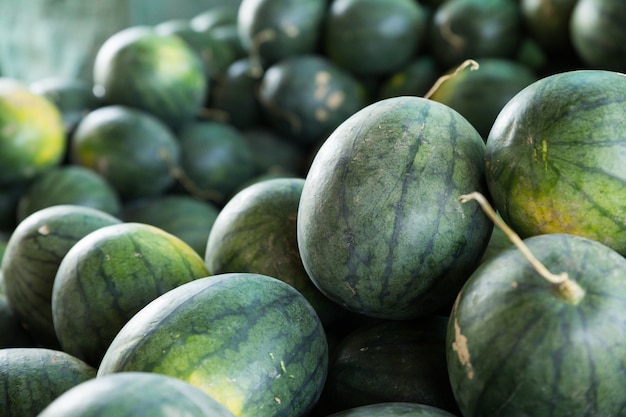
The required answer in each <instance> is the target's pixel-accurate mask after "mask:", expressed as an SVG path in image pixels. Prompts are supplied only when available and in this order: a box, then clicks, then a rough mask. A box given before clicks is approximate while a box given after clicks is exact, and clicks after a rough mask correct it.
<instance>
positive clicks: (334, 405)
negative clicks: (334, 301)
mask: <svg viewBox="0 0 626 417" xmlns="http://www.w3.org/2000/svg"><path fill="white" fill-rule="evenodd" d="M447 326H448V318H447V317H444V316H427V317H423V318H421V319H418V320H408V321H406V320H382V321H375V322H373V323H369V324H366V325H362V326H360V327H357V328H356V329H355V330H352V331H350V332H349V333H347V334H346V335H345V336H344V337H343V338H342V339H341V340H340V342H339V344H338V345H337V346H336V347H335V348H334V350H333V353H332V355H331V358H330V362H329V366H328V377H327V379H326V384H325V385H324V391H323V393H322V397H321V399H320V401H319V403H318V407H319V408H322V409H324V410H327V411H328V412H329V413H330V412H337V411H342V410H347V409H351V408H354V407H359V406H364V405H369V404H376V403H384V402H413V403H420V404H425V405H430V406H433V407H438V408H440V409H442V410H447V411H449V412H451V413H459V410H458V407H457V405H456V401H455V399H454V396H453V394H452V389H451V388H450V381H449V380H448V369H447V365H446V329H447Z"/></svg>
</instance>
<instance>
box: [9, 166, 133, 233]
mask: <svg viewBox="0 0 626 417" xmlns="http://www.w3.org/2000/svg"><path fill="white" fill-rule="evenodd" d="M57 205H77V206H85V207H92V208H94V209H97V210H100V211H104V212H105V213H109V214H111V215H113V216H118V215H119V214H120V211H121V206H122V202H121V198H120V196H119V194H118V192H117V190H115V188H113V186H112V185H111V184H110V183H109V182H108V181H107V180H106V179H105V178H104V177H103V176H102V175H100V174H98V173H97V172H95V171H93V170H91V169H89V168H86V167H83V166H80V165H73V164H64V165H61V166H58V167H54V168H52V169H50V170H49V171H48V172H46V173H45V174H41V175H38V176H37V177H35V178H34V179H33V180H32V181H31V182H30V183H29V184H28V186H27V188H26V189H25V190H24V192H23V193H22V194H21V196H20V198H19V201H18V203H17V220H18V222H20V221H22V220H24V219H25V218H26V217H28V216H30V215H31V214H33V213H34V212H36V211H39V210H41V209H44V208H46V207H50V206H57Z"/></svg>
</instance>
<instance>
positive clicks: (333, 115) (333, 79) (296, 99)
mask: <svg viewBox="0 0 626 417" xmlns="http://www.w3.org/2000/svg"><path fill="white" fill-rule="evenodd" d="M258 97H259V101H260V103H261V110H262V112H263V115H264V120H266V121H267V124H268V125H269V126H270V127H271V128H272V129H274V130H275V131H276V132H277V133H278V134H280V135H282V136H285V137H288V138H290V139H291V140H292V141H294V142H295V143H297V144H299V145H300V146H303V147H310V146H311V145H314V144H316V143H317V142H319V141H321V140H324V139H325V138H326V136H327V135H328V134H329V133H330V132H332V131H333V129H335V128H336V127H337V126H338V125H339V124H340V123H341V122H343V121H344V120H345V119H346V118H348V117H349V116H351V115H352V114H354V113H355V112H356V111H358V110H360V109H361V108H362V107H363V106H364V105H365V104H366V101H367V99H366V94H365V90H364V88H363V86H362V84H361V83H360V82H359V81H357V79H356V78H355V77H354V76H352V75H351V74H350V73H349V72H347V71H345V70H343V69H342V68H340V67H339V66H337V65H336V64H335V63H333V62H332V61H330V60H329V59H328V58H327V57H325V56H322V55H312V54H308V55H307V54H300V55H295V56H291V57H288V58H285V59H283V60H281V61H279V62H277V63H275V64H274V65H272V66H270V67H269V68H268V69H267V70H266V71H265V73H264V74H263V78H262V79H261V83H260V85H259V91H258Z"/></svg>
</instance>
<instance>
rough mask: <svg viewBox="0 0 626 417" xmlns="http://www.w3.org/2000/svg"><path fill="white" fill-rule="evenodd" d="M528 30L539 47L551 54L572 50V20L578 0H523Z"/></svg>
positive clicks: (525, 23)
mask: <svg viewBox="0 0 626 417" xmlns="http://www.w3.org/2000/svg"><path fill="white" fill-rule="evenodd" d="M519 3H520V11H521V13H522V20H523V21H524V25H525V27H526V30H527V31H528V33H529V34H530V36H531V37H532V38H533V39H534V40H536V41H537V43H538V44H539V46H540V47H541V48H543V49H544V50H546V51H550V52H557V53H558V52H563V51H564V50H571V49H572V42H571V38H570V18H571V15H572V11H573V10H574V5H575V4H576V3H578V0H521V1H520V2H519Z"/></svg>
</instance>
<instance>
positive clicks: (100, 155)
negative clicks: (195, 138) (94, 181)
mask: <svg viewBox="0 0 626 417" xmlns="http://www.w3.org/2000/svg"><path fill="white" fill-rule="evenodd" d="M179 158H180V145H179V143H178V141H177V139H176V136H175V135H174V133H173V132H172V131H171V130H170V129H169V128H168V127H167V125H165V124H164V123H162V122H161V121H160V120H159V119H158V118H156V117H154V116H153V115H152V114H150V113H147V112H145V111H142V110H138V109H134V108H132V107H128V106H120V105H111V106H103V107H99V108H98V109H95V110H93V111H91V112H90V113H89V114H87V115H86V116H85V117H84V118H83V120H82V121H81V122H80V124H79V125H78V126H77V128H76V131H75V132H74V135H73V137H72V141H71V147H70V162H71V163H72V164H74V165H81V166H84V167H86V168H89V169H92V170H94V171H96V172H97V173H99V174H100V175H102V176H103V177H104V178H105V179H106V180H107V181H108V182H109V183H110V184H111V186H112V187H113V188H114V189H115V190H116V191H117V193H118V194H119V196H120V198H122V199H123V200H130V199H134V198H140V197H150V196H154V195H158V194H161V193H163V192H164V191H165V190H167V189H168V188H169V187H170V186H172V185H173V184H174V181H175V177H174V172H175V170H176V168H178V165H179Z"/></svg>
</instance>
